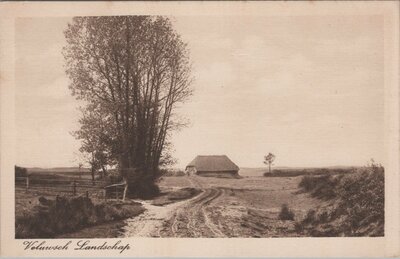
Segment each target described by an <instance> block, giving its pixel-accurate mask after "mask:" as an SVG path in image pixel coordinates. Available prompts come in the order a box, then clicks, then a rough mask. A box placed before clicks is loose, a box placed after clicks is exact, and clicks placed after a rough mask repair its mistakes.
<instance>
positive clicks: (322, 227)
mask: <svg viewBox="0 0 400 259" xmlns="http://www.w3.org/2000/svg"><path fill="white" fill-rule="evenodd" d="M249 172H250V173H249ZM254 172H257V173H262V169H254V170H251V169H247V174H248V175H247V176H243V175H242V176H241V177H240V178H239V179H234V178H216V177H201V176H197V175H192V176H186V175H185V176H164V177H161V178H160V179H159V180H158V185H159V187H160V190H161V194H160V195H159V196H158V197H155V198H154V199H151V200H135V202H139V203H140V205H141V206H142V207H143V210H144V213H141V214H139V215H137V216H135V217H132V218H127V219H122V220H119V221H115V222H106V223H105V225H104V224H100V225H95V226H89V227H87V228H84V229H80V230H78V231H76V232H73V233H68V234H64V235H61V236H59V237H76V238H78V237H82V238H83V237H87V238H89V237H99V236H101V237H121V236H123V237H295V236H339V235H341V234H343V233H345V235H348V236H352V235H363V236H365V235H367V236H368V235H372V236H376V235H378V236H381V235H383V234H382V233H383V217H382V215H383V214H382V213H383V209H382V208H383V207H382V206H383V205H382V204H383V201H382V199H381V197H382V196H383V195H382V191H383V190H384V188H383V186H382V185H383V179H384V178H383V168H381V167H365V168H363V169H362V168H358V169H351V170H350V169H331V170H322V171H321V169H297V170H295V169H292V170H288V171H287V172H289V174H294V175H296V176H293V177H291V176H284V175H285V174H281V175H279V176H277V177H265V176H249V174H251V173H254ZM50 175H52V177H50V180H49V179H47V180H46V177H45V176H49V173H47V174H31V179H32V182H33V184H32V185H31V186H30V189H28V190H27V189H26V188H24V186H23V185H21V184H17V185H16V215H17V217H18V216H20V215H24V213H25V212H27V211H29V210H31V209H32V208H34V207H37V206H39V205H40V204H39V201H38V199H39V197H42V196H43V197H46V198H52V199H54V198H55V197H56V196H57V195H60V196H63V195H64V196H68V197H73V195H72V193H71V183H73V182H77V180H76V177H71V176H69V175H68V174H61V175H60V174H56V173H53V174H51V173H50ZM35 181H36V183H35ZM46 181H55V182H66V183H68V184H67V185H61V184H54V185H52V186H50V187H49V186H47V187H44V186H43V184H44V183H46ZM80 181H82V182H83V183H84V182H85V181H86V182H87V183H88V184H87V185H77V188H78V190H80V191H77V193H76V195H81V196H82V195H83V196H85V194H86V191H88V194H89V197H90V198H91V200H92V201H93V202H94V203H95V204H98V203H102V202H104V196H103V192H102V184H104V183H101V182H96V185H95V186H92V185H91V184H90V182H91V181H90V180H88V179H80ZM371 184H373V185H371ZM35 185H36V186H35ZM350 185H351V186H353V187H351V188H350V189H348V188H349V187H346V186H350ZM355 186H357V188H358V189H359V192H357V193H354V194H353V192H351V190H352V189H354V188H355ZM371 186H375V187H374V188H372V187H371ZM371 188H372V189H371ZM370 189H371V190H370ZM348 190H350V191H348ZM89 191H90V192H89ZM368 195H369V196H368ZM374 199H375V201H374V202H373V204H370V202H369V201H371V200H374ZM349 201H351V202H349ZM358 203H360V204H364V205H363V206H364V207H363V210H362V211H361V212H360V211H358V212H356V211H354V212H352V213H351V214H348V213H347V211H349V209H350V210H351V207H353V206H354V204H358ZM338 204H341V205H340V206H339V207H338ZM284 207H285V208H287V209H286V211H285V212H284V213H283V211H284V209H283V208H284ZM381 207H382V208H381ZM346 213H347V214H346ZM357 213H358V214H360V213H362V214H360V215H361V216H362V217H366V216H365V215H368V214H371V213H374V214H373V215H374V216H373V218H371V217H367V219H368V221H365V220H364V221H362V222H361V223H360V224H361V225H360V226H358V225H354V226H353V227H347V228H346V229H343V228H340V226H341V225H342V223H340V222H341V220H346V222H353V214H354V215H355V216H357V215H358V214H357ZM327 215H330V216H329V217H331V220H329V219H328V218H329V217H328V216H327ZM363 215H364V216H363ZM327 217H328V218H327ZM357 222H359V221H357ZM346 224H347V223H346ZM351 224H353V223H351ZM347 229H352V230H351V231H350V232H344V231H347Z"/></svg>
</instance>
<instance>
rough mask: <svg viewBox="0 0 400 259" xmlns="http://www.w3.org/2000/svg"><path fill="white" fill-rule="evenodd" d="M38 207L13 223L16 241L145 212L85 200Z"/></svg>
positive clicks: (130, 206)
mask: <svg viewBox="0 0 400 259" xmlns="http://www.w3.org/2000/svg"><path fill="white" fill-rule="evenodd" d="M39 202H40V205H38V206H35V207H34V208H33V209H32V210H30V211H24V212H22V214H21V215H18V216H16V219H15V237H16V238H52V237H55V236H57V235H59V234H63V233H69V232H74V231H77V230H79V229H82V228H84V227H88V226H93V225H97V224H101V223H105V222H109V221H113V220H119V219H125V218H129V217H134V216H136V215H138V214H140V213H142V212H143V211H144V208H143V207H142V206H141V205H140V204H139V203H130V204H121V203H117V204H113V203H100V204H93V203H92V201H91V200H90V199H89V198H85V197H74V198H67V197H59V196H58V197H57V198H56V199H55V200H48V199H46V198H44V197H40V198H39Z"/></svg>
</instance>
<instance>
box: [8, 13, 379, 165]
mask: <svg viewBox="0 0 400 259" xmlns="http://www.w3.org/2000/svg"><path fill="white" fill-rule="evenodd" d="M70 19H71V18H19V19H17V21H16V34H15V35H16V36H15V39H16V47H15V48H16V52H15V53H16V129H17V161H16V163H17V165H21V166H26V167H42V168H49V167H74V166H77V165H78V163H79V151H78V149H79V146H80V144H79V142H78V141H77V140H75V139H74V138H73V137H72V136H71V134H70V132H72V131H74V130H77V129H78V128H79V124H78V118H79V115H80V114H79V112H78V110H77V107H78V106H79V104H78V102H77V101H76V100H75V99H74V98H73V97H72V96H71V94H70V90H69V89H68V87H67V86H68V83H69V80H68V78H67V76H66V75H65V72H64V68H63V64H64V59H63V56H62V55H61V49H62V47H63V46H64V45H65V39H64V35H63V30H64V29H65V28H66V25H67V23H68V22H69V21H70ZM172 20H173V23H174V27H175V29H176V30H177V32H178V33H180V34H181V36H182V38H183V40H184V41H186V42H187V43H188V48H189V49H190V53H191V54H190V57H191V61H192V62H193V75H194V77H195V82H194V84H193V87H194V89H195V92H194V95H193V96H192V98H191V99H190V100H189V101H188V102H187V103H185V104H183V105H182V106H181V107H180V108H179V111H178V112H179V113H180V114H181V115H182V116H184V117H187V118H189V119H190V125H189V126H188V127H187V128H185V129H183V130H181V131H180V132H175V133H174V135H173V137H172V139H171V141H172V143H173V144H174V149H175V151H174V152H173V156H174V157H176V158H177V159H178V160H179V162H178V164H177V165H175V166H173V167H176V168H184V167H185V166H186V164H188V163H189V162H190V161H191V160H193V159H194V157H195V156H196V155H222V154H225V155H227V156H228V157H229V158H230V159H231V160H232V161H234V162H235V163H236V164H237V165H238V166H240V167H242V168H244V167H249V168H260V167H264V165H263V163H262V162H263V156H264V155H266V154H268V153H269V152H272V153H274V154H275V155H276V162H275V164H276V167H283V166H287V167H327V166H361V165H365V164H366V163H367V162H368V161H369V160H370V159H371V158H374V159H375V160H376V161H377V162H379V163H383V162H384V161H383V159H384V157H385V153H384V141H383V136H384V133H383V127H384V110H383V108H384V96H383V94H384V91H383V69H384V68H383V20H382V17H379V16H362V15H360V16H287V17H279V16H274V17H267V16H265V17H264V16H240V17H238V16H179V17H173V18H172Z"/></svg>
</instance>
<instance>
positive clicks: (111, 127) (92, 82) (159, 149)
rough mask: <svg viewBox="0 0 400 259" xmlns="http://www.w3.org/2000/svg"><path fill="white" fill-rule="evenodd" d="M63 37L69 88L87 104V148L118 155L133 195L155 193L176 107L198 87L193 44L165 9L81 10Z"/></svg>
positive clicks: (174, 123)
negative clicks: (134, 12) (144, 12)
mask: <svg viewBox="0 0 400 259" xmlns="http://www.w3.org/2000/svg"><path fill="white" fill-rule="evenodd" d="M65 37H66V41H67V45H66V46H65V48H64V50H63V53H64V57H65V60H66V68H67V70H66V73H67V75H68V76H69V78H70V79H71V84H70V89H71V90H72V94H73V95H74V96H76V98H77V99H79V100H83V101H85V103H86V104H87V105H86V106H85V107H84V109H83V116H82V119H81V121H80V122H81V129H80V130H79V131H78V132H77V133H76V135H77V137H78V138H79V139H82V140H83V143H84V144H83V145H85V144H86V147H87V148H86V150H84V151H86V152H87V151H88V150H89V149H93V150H94V151H96V152H97V151H99V152H100V153H101V154H103V155H104V156H105V157H107V158H108V160H107V161H116V163H117V164H118V167H119V169H120V172H121V176H122V177H123V178H124V179H125V181H127V182H128V191H129V193H130V194H133V195H141V196H147V195H149V194H151V193H152V192H154V191H156V186H155V184H154V182H155V180H156V179H157V177H158V167H159V165H160V162H163V161H167V160H168V159H169V157H170V154H168V150H169V149H168V148H166V147H167V146H168V145H169V141H168V138H169V137H170V135H171V133H172V131H174V130H176V129H178V128H180V127H181V126H182V125H183V124H182V122H181V121H180V120H179V118H178V117H177V116H176V113H175V110H176V107H177V106H178V105H179V104H180V103H183V102H184V101H185V100H187V98H188V97H189V96H190V95H191V93H192V89H191V88H190V83H191V73H190V72H191V70H190V62H189V53H188V50H187V45H186V44H185V43H184V42H183V41H182V39H181V38H180V36H179V35H178V33H177V32H176V31H175V30H174V29H173V26H172V24H171V22H170V20H169V19H168V18H166V17H160V16H157V17H154V16H112V17H110V16H108V17H105V16H103V17H75V18H73V20H72V22H71V23H70V24H69V25H68V28H67V29H66V31H65ZM90 146H91V147H90ZM99 147H100V148H99ZM107 163H108V162H107ZM133 168H134V169H135V170H132V169H133ZM133 172H136V173H135V175H132V174H134V173H133Z"/></svg>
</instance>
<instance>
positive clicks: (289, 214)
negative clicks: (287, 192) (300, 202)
mask: <svg viewBox="0 0 400 259" xmlns="http://www.w3.org/2000/svg"><path fill="white" fill-rule="evenodd" d="M279 219H280V220H294V212H293V211H291V210H290V209H289V207H288V205H287V204H283V205H282V208H281V212H280V213H279Z"/></svg>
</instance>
